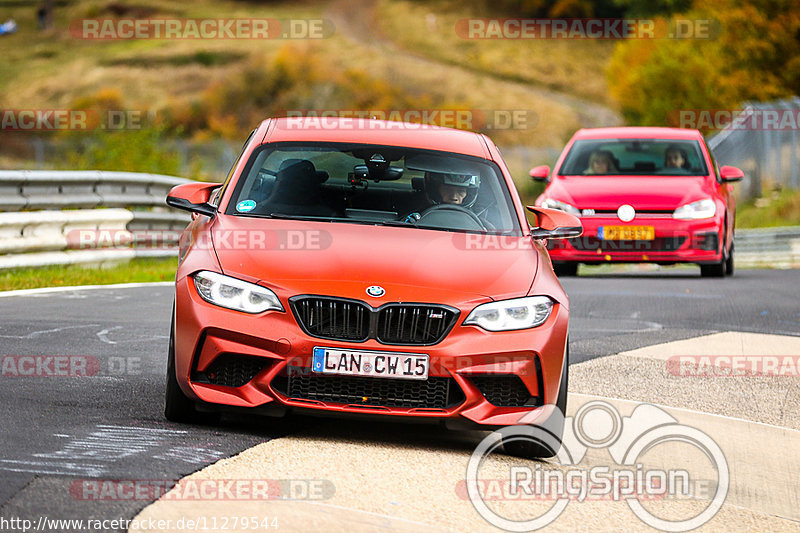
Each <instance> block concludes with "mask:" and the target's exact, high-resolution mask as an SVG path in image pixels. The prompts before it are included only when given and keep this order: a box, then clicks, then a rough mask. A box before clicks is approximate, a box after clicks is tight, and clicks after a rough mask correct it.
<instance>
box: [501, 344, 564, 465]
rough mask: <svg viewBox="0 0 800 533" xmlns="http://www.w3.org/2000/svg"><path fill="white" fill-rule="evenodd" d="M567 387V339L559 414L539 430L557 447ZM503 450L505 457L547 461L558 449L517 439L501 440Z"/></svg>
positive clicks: (560, 435)
mask: <svg viewBox="0 0 800 533" xmlns="http://www.w3.org/2000/svg"><path fill="white" fill-rule="evenodd" d="M568 387H569V339H567V350H566V353H565V354H564V367H563V370H562V372H561V383H560V385H559V387H558V397H557V398H556V407H558V409H559V411H561V412H560V413H559V412H555V413H553V414H552V415H551V416H550V418H548V419H547V420H545V421H544V423H542V424H541V425H538V427H539V428H541V429H543V430H545V431H547V432H548V433H550V434H551V435H552V436H553V437H554V439H553V442H557V443H558V444H559V447H560V445H561V441H562V439H563V436H564V419H565V417H566V416H567V389H568ZM512 427H514V426H512ZM503 449H504V450H505V452H506V454H507V455H512V456H514V457H521V458H524V459H547V458H550V457H553V456H554V455H555V454H557V453H558V449H555V450H554V449H552V448H551V447H550V446H547V445H545V444H543V443H542V442H540V441H537V440H536V439H534V438H526V439H521V438H519V437H517V438H515V439H514V440H506V439H505V438H504V439H503Z"/></svg>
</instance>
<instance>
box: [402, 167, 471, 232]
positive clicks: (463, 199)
mask: <svg viewBox="0 0 800 533" xmlns="http://www.w3.org/2000/svg"><path fill="white" fill-rule="evenodd" d="M480 185H481V179H480V176H477V175H474V174H451V173H448V172H425V196H426V198H427V200H428V202H429V203H430V205H428V206H426V207H425V208H423V209H422V211H425V209H430V208H431V207H434V206H437V205H457V206H460V207H463V208H467V209H469V208H471V207H472V206H474V205H475V202H476V200H477V199H478V191H479V189H480ZM420 217H421V215H420V213H418V212H414V213H410V214H409V215H408V216H407V217H406V222H413V221H416V220H419V219H420Z"/></svg>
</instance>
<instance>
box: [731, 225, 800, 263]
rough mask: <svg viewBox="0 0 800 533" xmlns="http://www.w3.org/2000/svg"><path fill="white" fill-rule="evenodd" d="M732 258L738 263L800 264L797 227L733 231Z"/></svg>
mask: <svg viewBox="0 0 800 533" xmlns="http://www.w3.org/2000/svg"><path fill="white" fill-rule="evenodd" d="M734 243H735V245H736V254H735V256H734V260H735V261H736V264H738V265H741V266H770V267H779V268H790V267H799V266H800V226H786V227H776V228H753V229H742V230H736V234H735V236H734Z"/></svg>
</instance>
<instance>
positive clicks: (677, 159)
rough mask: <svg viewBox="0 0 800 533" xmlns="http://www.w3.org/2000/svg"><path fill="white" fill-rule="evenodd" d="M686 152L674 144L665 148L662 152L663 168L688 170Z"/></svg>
mask: <svg viewBox="0 0 800 533" xmlns="http://www.w3.org/2000/svg"><path fill="white" fill-rule="evenodd" d="M689 166H690V165H689V157H688V155H687V153H686V150H684V149H683V148H681V147H680V146H677V145H675V144H670V145H669V146H667V150H666V151H665V152H664V168H689Z"/></svg>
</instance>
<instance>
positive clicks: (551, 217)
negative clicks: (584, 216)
mask: <svg viewBox="0 0 800 533" xmlns="http://www.w3.org/2000/svg"><path fill="white" fill-rule="evenodd" d="M525 207H526V209H527V210H528V211H530V212H531V213H533V214H534V215H536V225H537V226H538V227H536V228H533V229H532V230H531V237H533V238H534V239H571V238H572V237H579V236H580V235H582V234H583V224H581V221H580V219H579V218H578V217H576V216H574V215H570V214H569V213H565V212H564V211H559V210H558V209H547V208H545V207H536V206H533V205H528V206H525Z"/></svg>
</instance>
